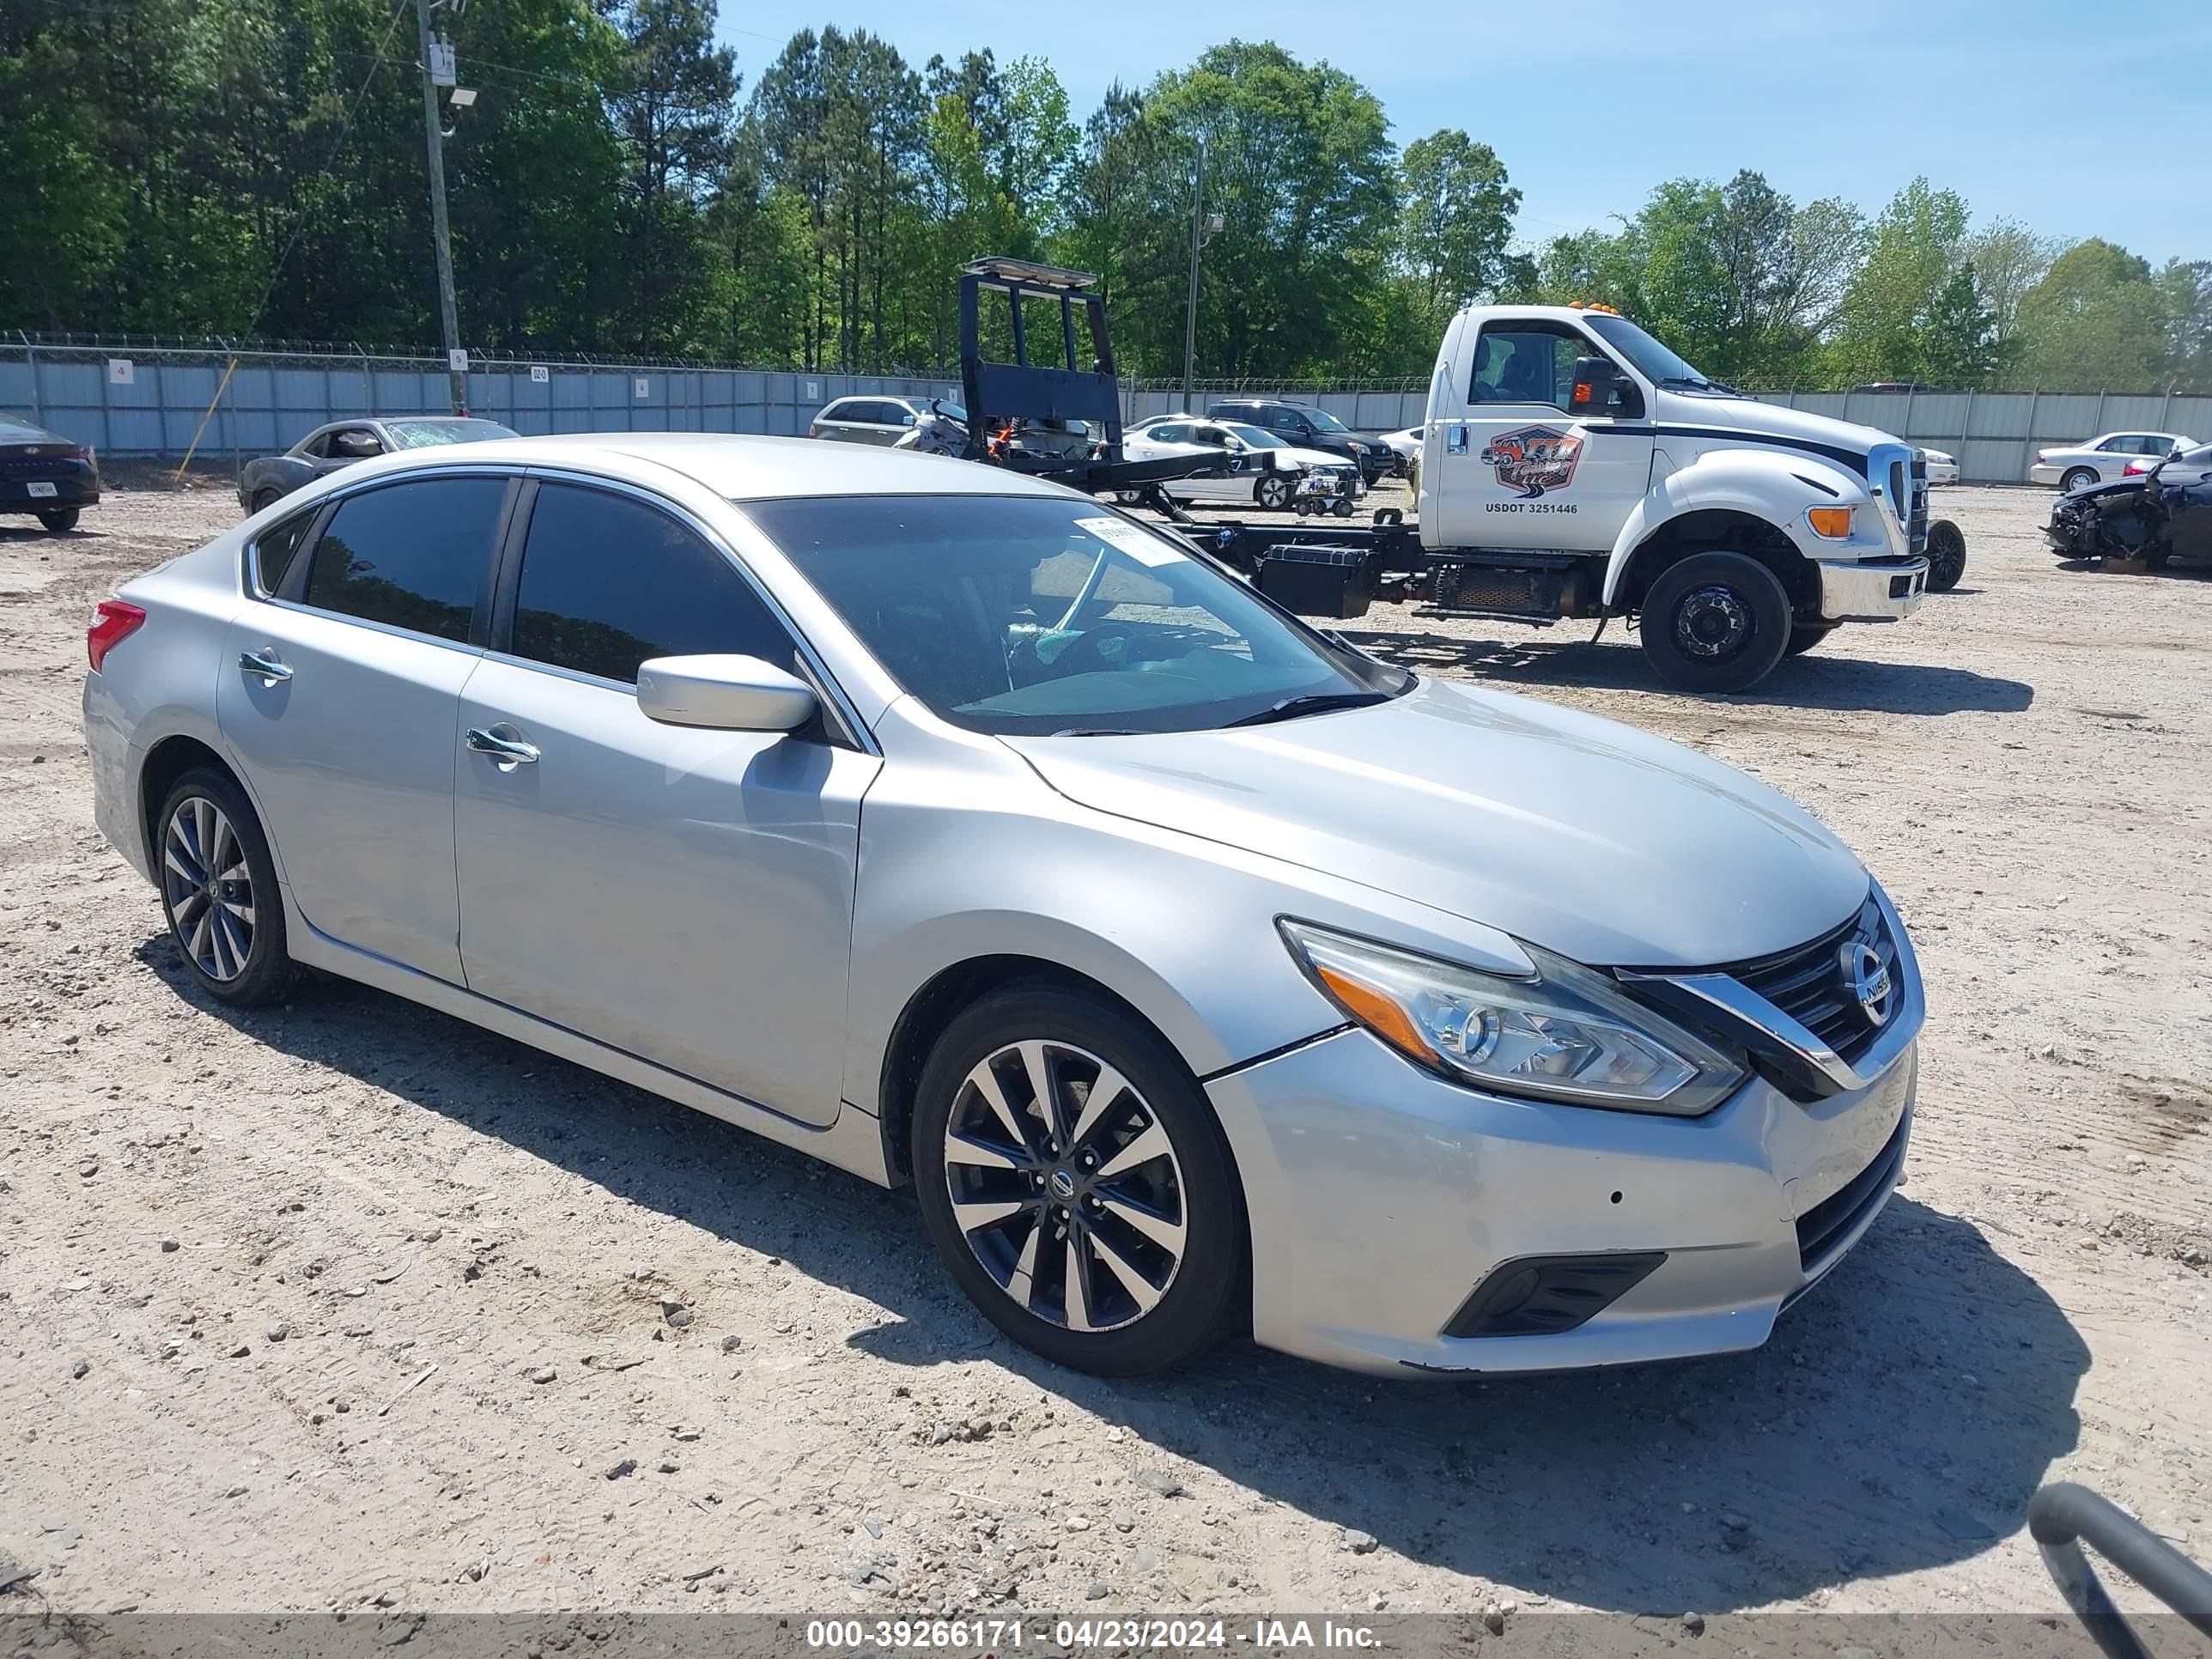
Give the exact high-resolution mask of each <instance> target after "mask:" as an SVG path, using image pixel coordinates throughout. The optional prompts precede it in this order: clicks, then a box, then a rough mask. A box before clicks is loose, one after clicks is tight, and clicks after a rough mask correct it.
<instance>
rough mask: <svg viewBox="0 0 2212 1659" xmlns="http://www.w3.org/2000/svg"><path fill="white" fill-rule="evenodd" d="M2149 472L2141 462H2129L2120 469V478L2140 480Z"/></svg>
mask: <svg viewBox="0 0 2212 1659" xmlns="http://www.w3.org/2000/svg"><path fill="white" fill-rule="evenodd" d="M2148 471H2150V469H2149V468H2148V467H2147V466H2145V465H2143V464H2142V462H2141V461H2130V462H2129V463H2128V464H2127V465H2125V466H2124V467H2122V468H2121V469H2120V476H2121V477H2123V478H2140V477H2142V476H2143V475H2144V474H2146V473H2147V472H2148Z"/></svg>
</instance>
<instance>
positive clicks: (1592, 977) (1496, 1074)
mask: <svg viewBox="0 0 2212 1659" xmlns="http://www.w3.org/2000/svg"><path fill="white" fill-rule="evenodd" d="M1276 925H1277V926H1278V927H1279V928H1280V929H1281V930H1282V934H1283V940H1284V943H1285V944H1286V945H1289V947H1290V951H1291V956H1292V957H1296V958H1297V962H1298V964H1299V965H1300V966H1301V967H1302V968H1304V969H1305V971H1306V974H1307V976H1308V977H1309V978H1310V979H1311V980H1312V981H1314V983H1315V984H1316V986H1318V987H1320V989H1321V991H1322V994H1324V995H1326V996H1327V997H1328V999H1329V1000H1330V1001H1332V1002H1334V1003H1335V1004H1336V1006H1338V1007H1340V1008H1341V1009H1342V1010H1343V1011H1344V1012H1345V1013H1346V1015H1347V1016H1348V1017H1349V1018H1352V1020H1354V1021H1356V1022H1357V1023H1358V1024H1361V1025H1363V1026H1364V1027H1365V1028H1366V1029H1367V1030H1370V1031H1372V1032H1373V1033H1374V1034H1375V1035H1376V1036H1378V1037H1380V1038H1382V1039H1383V1042H1387V1043H1389V1045H1390V1046H1391V1047H1392V1048H1395V1049H1397V1050H1398V1051H1399V1052H1400V1053H1401V1054H1404V1055H1405V1056H1406V1057H1407V1059H1408V1060H1413V1061H1414V1062H1415V1063H1416V1064H1417V1065H1420V1066H1425V1067H1427V1068H1428V1069H1429V1070H1431V1071H1433V1072H1438V1073H1443V1075H1444V1076H1445V1077H1447V1078H1450V1079H1454V1080H1455V1081H1458V1082H1463V1083H1471V1084H1474V1085H1478V1086H1480V1087H1481V1088H1485V1089H1492V1090H1496V1091H1498V1092H1500V1093H1504V1094H1515V1095H1528V1096H1532V1097H1534V1098H1536V1099H1539V1100H1554V1101H1563V1102H1566V1103H1571V1104H1573V1105H1577V1106H1604V1107H1611V1108H1613V1109H1616V1110H1622V1111H1633V1112H1665V1113H1669V1114H1672V1115H1676V1116H1681V1117H1692V1116H1695V1115H1697V1114H1699V1113H1700V1112H1705V1111H1710V1110H1711V1109H1712V1108H1713V1107H1715V1106H1717V1105H1718V1104H1719V1103H1721V1102H1722V1101H1723V1100H1724V1099H1725V1098H1727V1097H1728V1096H1729V1094H1731V1093H1733V1092H1734V1091H1735V1088H1736V1086H1737V1085H1739V1084H1741V1082H1742V1081H1743V1079H1744V1077H1745V1071H1744V1068H1743V1066H1741V1065H1740V1064H1739V1063H1738V1062H1737V1061H1736V1060H1733V1059H1731V1058H1729V1056H1728V1055H1727V1054H1723V1053H1722V1052H1721V1051H1720V1050H1719V1049H1717V1048H1713V1047H1712V1046H1711V1045H1710V1044H1708V1043H1706V1042H1702V1041H1700V1040H1699V1038H1698V1037H1696V1036H1692V1035H1691V1034H1690V1033H1689V1032H1688V1031H1686V1030H1682V1029H1681V1028H1680V1026H1677V1025H1675V1024H1673V1023H1672V1022H1670V1021H1668V1020H1667V1019H1665V1018H1662V1016H1660V1015H1658V1014H1656V1013H1655V1012H1652V1011H1651V1010H1650V1009H1648V1008H1645V1007H1644V1006H1643V1005H1642V1004H1640V1003H1638V1002H1635V1001H1632V1000H1630V999H1629V998H1628V997H1627V996H1626V994H1623V993H1622V992H1621V991H1620V989H1619V988H1617V987H1615V986H1614V985H1613V983H1612V982H1611V981H1609V980H1607V979H1606V978H1605V977H1604V976H1603V975H1600V974H1596V973H1594V972H1592V971H1591V970H1590V969H1587V968H1583V967H1578V966H1577V965H1576V964H1575V963H1571V962H1569V961H1567V960H1565V958H1564V957H1556V956H1553V955H1552V954H1551V952H1549V951H1541V950H1538V949H1536V948H1535V947H1534V946H1533V945H1526V944H1523V945H1522V947H1521V948H1522V950H1523V951H1527V952H1528V959H1529V960H1530V961H1531V962H1533V963H1535V964H1536V973H1535V975H1534V976H1533V977H1531V978H1528V979H1509V978H1507V977H1505V976H1504V975H1498V974H1486V973H1484V972H1482V971H1481V970H1480V969H1474V968H1466V967H1462V966H1460V965H1459V964H1457V963H1449V962H1440V961H1438V960H1437V959H1436V958H1435V957H1425V956H1418V955H1416V954H1414V953H1413V952H1412V951H1398V950H1393V949H1392V948H1391V947H1389V945H1376V944H1374V943H1372V942H1371V941H1370V940H1367V939H1353V938H1352V937H1350V936H1348V935H1346V934H1343V933H1331V932H1329V931H1328V930H1326V929H1324V928H1320V927H1313V926H1311V925H1310V924H1308V923H1305V922H1299V921H1289V920H1287V919H1285V920H1283V921H1279V922H1278V923H1277V924H1276Z"/></svg>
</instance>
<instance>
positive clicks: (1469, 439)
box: [1420, 318, 1652, 553]
mask: <svg viewBox="0 0 2212 1659" xmlns="http://www.w3.org/2000/svg"><path fill="white" fill-rule="evenodd" d="M1607 355H1608V354H1607V353H1606V351H1605V350H1604V349H1603V348H1602V347H1601V346H1600V345H1599V344H1598V343H1597V342H1596V341H1595V340H1594V339H1592V338H1591V337H1589V336H1588V335H1586V334H1584V333H1583V332H1582V331H1581V330H1579V329H1577V328H1576V327H1574V326H1573V325H1571V324H1569V323H1560V322H1551V321H1547V320H1542V319H1533V318H1516V319H1499V320H1498V321H1496V322H1491V323H1486V324H1485V325H1483V328H1482V331H1481V333H1480V335H1479V336H1478V337H1476V340H1475V346H1474V354H1473V363H1472V367H1471V369H1470V368H1468V366H1467V364H1466V362H1465V359H1464V358H1462V364H1461V365H1460V366H1459V368H1458V374H1459V378H1460V380H1461V384H1460V385H1458V386H1454V387H1452V388H1449V395H1448V397H1447V398H1443V399H1440V400H1439V409H1440V410H1442V411H1449V412H1448V413H1446V414H1445V416H1444V418H1443V420H1442V421H1441V422H1440V423H1439V424H1440V425H1441V428H1442V429H1441V432H1437V431H1436V430H1435V428H1431V441H1430V443H1429V445H1428V446H1427V447H1426V449H1425V454H1424V457H1423V465H1422V472H1421V501H1420V517H1421V520H1422V522H1423V523H1424V524H1429V523H1434V524H1435V525H1437V528H1438V531H1439V534H1438V536H1437V539H1436V541H1435V542H1434V543H1432V545H1441V546H1445V547H1496V548H1538V549H1543V550H1553V551H1559V552H1570V553H1604V552H1608V551H1610V550H1612V547H1613V538H1615V537H1616V536H1618V535H1619V534H1620V528H1621V526H1622V525H1624V524H1625V523H1626V522H1627V519H1628V514H1629V513H1630V511H1631V509H1632V508H1633V507H1635V505H1636V503H1637V502H1638V501H1640V500H1641V499H1642V498H1643V495H1644V490H1645V489H1647V488H1648V487H1649V485H1650V477H1651V449H1652V436H1651V428H1650V424H1649V423H1648V422H1644V421H1640V420H1636V421H1623V420H1616V419H1590V420H1584V419H1581V418H1578V417H1577V416H1573V415H1571V414H1570V413H1569V412H1568V404H1567V399H1568V397H1569V394H1570V393H1571V390H1572V388H1573V386H1574V370H1575V360H1576V359H1577V357H1589V356H1607Z"/></svg>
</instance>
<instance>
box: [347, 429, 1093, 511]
mask: <svg viewBox="0 0 2212 1659" xmlns="http://www.w3.org/2000/svg"><path fill="white" fill-rule="evenodd" d="M488 461H489V462H495V463H497V464H498V465H501V466H551V467H557V466H587V465H591V464H592V462H595V461H596V462H599V463H600V464H601V465H605V467H606V468H607V469H608V471H610V472H611V473H613V474H615V475H616V476H618V477H620V476H626V477H639V476H640V475H641V472H642V471H643V470H644V469H643V468H641V466H640V465H639V463H643V464H645V466H647V467H653V466H658V467H664V468H665V469H667V470H668V471H671V472H675V473H678V474H681V475H682V476H683V477H687V478H690V479H691V480H692V481H693V482H694V483H698V484H700V485H702V486H703V487H704V488H706V489H709V490H711V491H713V492H714V494H715V495H720V496H721V497H722V498H723V499H725V500H726V501H770V500H774V499H775V498H777V497H779V496H787V495H1060V496H1065V497H1067V498H1069V499H1072V500H1076V501H1087V500H1089V499H1090V498H1089V497H1088V496H1085V495H1080V494H1079V493H1078V492H1077V491H1074V490H1072V489H1065V488H1063V487H1062V486H1060V485H1059V484H1054V483H1045V482H1043V481H1042V480H1041V479H1036V478H1030V477H1024V476H1023V475H1022V474H1021V473H1018V472H1015V471H1011V470H1009V469H1006V468H1003V467H995V466H987V465H983V464H982V463H981V462H977V461H956V460H953V459H951V458H950V457H947V456H942V455H923V454H919V453H915V451H913V450H908V449H878V448H875V447H872V446H869V445H866V444H831V443H822V442H818V441H815V440H812V439H807V438H762V437H754V436H751V435H746V434H738V433H728V432H576V433H568V434H564V435H560V436H556V437H549V438H495V439H491V440H489V441H484V442H482V443H465V444H449V445H447V446H444V447H441V448H438V449H435V450H421V449H417V450H410V451H408V452H406V453H405V454H404V455H396V456H388V457H386V458H385V459H384V460H382V461H367V462H363V463H362V464H361V465H362V467H363V468H370V467H374V468H376V469H377V470H379V471H386V470H389V471H401V470H407V469H410V468H413V467H424V466H431V467H437V466H445V465H483V463H485V462H488ZM345 476H347V477H359V476H363V475H362V474H361V473H358V472H356V470H355V469H354V468H351V467H349V468H348V469H347V470H346V475H345Z"/></svg>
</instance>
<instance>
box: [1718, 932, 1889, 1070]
mask: <svg viewBox="0 0 2212 1659" xmlns="http://www.w3.org/2000/svg"><path fill="white" fill-rule="evenodd" d="M1854 944H1863V945H1869V946H1871V947H1872V948H1873V950H1874V951H1875V955H1877V956H1879V957H1881V963H1882V966H1883V967H1885V968H1887V969H1889V970H1890V973H1891V975H1892V976H1893V983H1895V982H1896V980H1895V975H1896V974H1897V971H1898V969H1897V941H1896V940H1895V939H1892V938H1891V937H1890V935H1889V928H1888V927H1887V924H1886V923H1885V922H1884V921H1882V917H1881V906H1879V905H1877V904H1876V903H1875V902H1874V898H1873V896H1872V895H1869V896H1868V898H1867V901H1866V902H1865V903H1864V904H1863V905H1862V906H1860V907H1859V912H1858V914H1857V915H1855V916H1853V917H1852V918H1851V919H1850V921H1846V922H1844V924H1843V925H1842V926H1841V927H1835V928H1832V929H1830V930H1829V931H1828V932H1827V933H1823V934H1821V935H1820V938H1818V939H1814V940H1812V941H1811V942H1810V943H1808V944H1805V945H1798V946H1796V948H1795V949H1792V950H1788V951H1777V952H1776V953H1775V954H1774V955H1772V956H1770V957H1757V958H1755V959H1753V960H1752V961H1750V962H1740V963H1735V964H1734V965H1733V966H1730V967H1726V968H1717V969H1712V970H1711V971H1712V972H1715V973H1722V974H1726V975H1729V977H1730V978H1732V979H1734V980H1735V981H1737V982H1739V983H1740V984H1742V985H1744V986H1746V987H1748V988H1750V989H1751V990H1753V991H1755V992H1757V993H1758V994H1759V995H1760V996H1762V997H1765V999H1766V1000H1767V1001H1769V1002H1771V1003H1772V1004H1773V1005H1774V1006H1776V1007H1778V1008H1779V1009H1780V1010H1782V1012H1784V1013H1785V1014H1788V1015H1789V1016H1790V1018H1792V1019H1794V1020H1796V1022H1797V1023H1798V1024H1800V1025H1802V1026H1803V1027H1804V1028H1805V1029H1806V1030H1808V1031H1810V1032H1812V1033H1813V1035H1814V1036H1817V1037H1819V1038H1820V1041H1821V1042H1825V1043H1826V1044H1827V1045H1828V1047H1829V1048H1832V1049H1833V1050H1834V1051H1835V1052H1836V1053H1837V1054H1839V1055H1841V1056H1842V1057H1843V1058H1844V1060H1848V1061H1850V1062H1852V1063H1854V1064H1855V1063H1857V1060H1858V1059H1859V1057H1860V1056H1861V1055H1862V1054H1865V1053H1866V1051H1867V1050H1868V1049H1869V1048H1871V1047H1872V1046H1873V1044H1874V1040H1875V1036H1876V1035H1877V1034H1878V1033H1879V1031H1880V1030H1881V1028H1880V1027H1879V1026H1875V1025H1872V1024H1869V1023H1868V1021H1867V1017H1866V1015H1865V1014H1864V1013H1863V1012H1861V1010H1860V1008H1859V1005H1858V1000H1857V998H1856V997H1855V996H1853V995H1852V994H1851V990H1850V985H1849V983H1848V981H1846V980H1845V978H1844V969H1843V963H1842V957H1843V951H1844V946H1845V945H1854Z"/></svg>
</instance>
